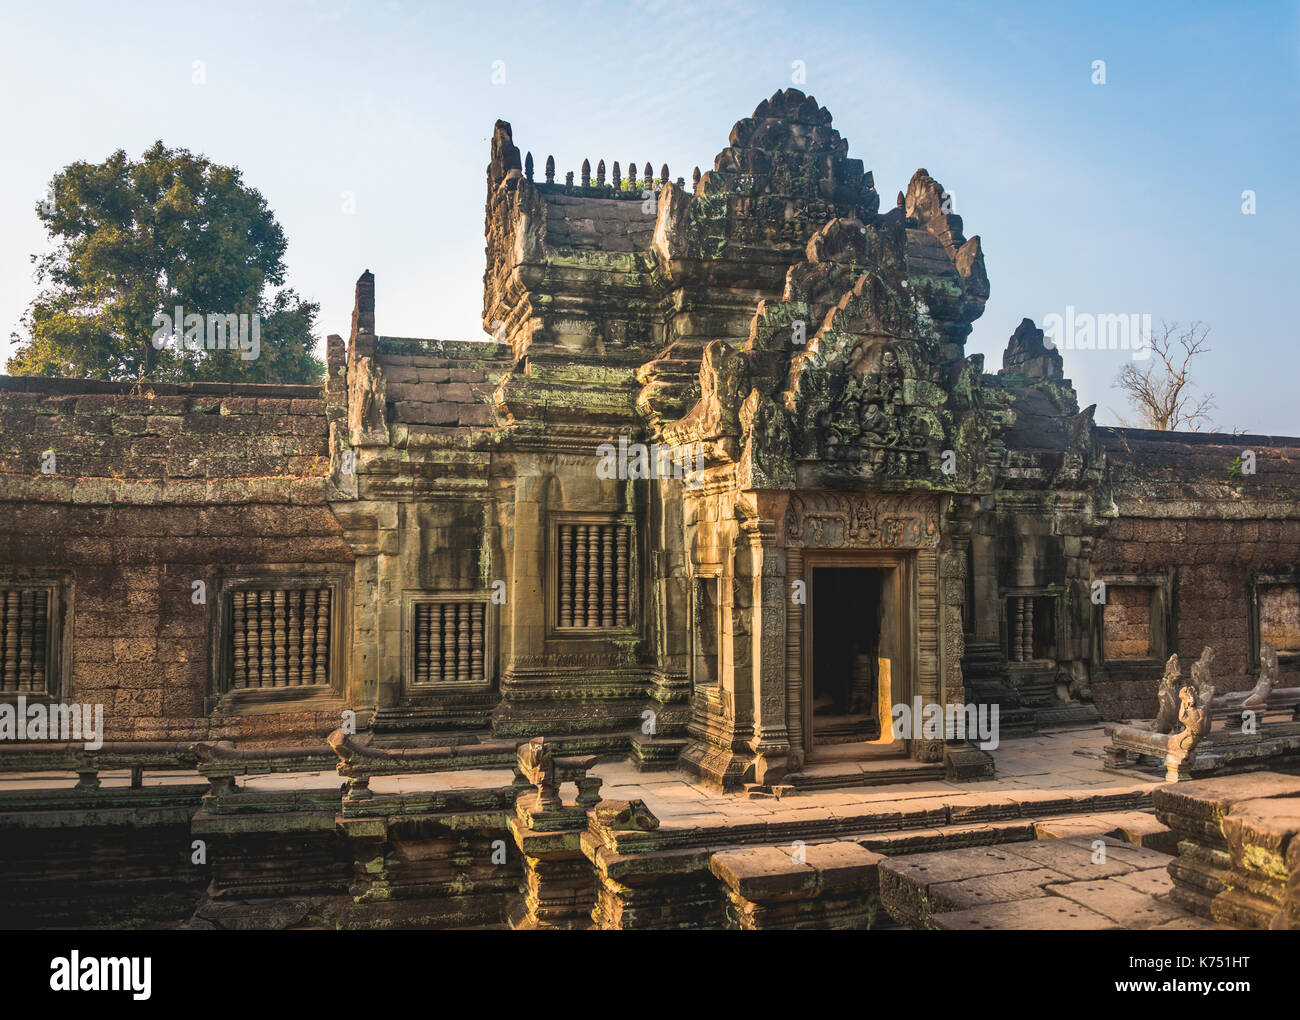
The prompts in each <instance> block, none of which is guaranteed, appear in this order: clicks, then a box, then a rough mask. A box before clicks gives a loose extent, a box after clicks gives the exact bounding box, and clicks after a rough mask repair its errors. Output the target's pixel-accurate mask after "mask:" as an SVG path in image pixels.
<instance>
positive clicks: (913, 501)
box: [780, 492, 965, 771]
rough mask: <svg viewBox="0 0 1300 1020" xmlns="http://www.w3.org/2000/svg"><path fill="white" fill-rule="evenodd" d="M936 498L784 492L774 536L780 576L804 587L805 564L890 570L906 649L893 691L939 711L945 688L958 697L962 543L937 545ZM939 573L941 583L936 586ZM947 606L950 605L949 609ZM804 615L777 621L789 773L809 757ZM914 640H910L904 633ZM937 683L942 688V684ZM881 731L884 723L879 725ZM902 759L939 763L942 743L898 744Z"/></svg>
mask: <svg viewBox="0 0 1300 1020" xmlns="http://www.w3.org/2000/svg"><path fill="white" fill-rule="evenodd" d="M941 498H942V497H940V496H938V495H937V494H929V493H926V494H919V495H917V494H898V493H865V492H864V493H857V492H855V493H840V492H800V493H794V494H791V496H790V498H789V502H788V504H787V505H786V507H785V513H784V522H783V526H782V528H781V531H780V534H781V537H782V539H783V544H784V546H785V553H786V555H785V561H786V562H785V567H786V574H787V576H788V577H789V578H792V579H798V578H804V579H805V580H807V578H808V575H809V572H810V571H811V569H812V567H813V566H814V565H818V564H821V565H835V564H836V562H837V561H840V560H842V562H841V563H840V565H844V566H873V565H878V566H889V565H893V566H896V567H897V568H898V569H897V571H896V575H897V578H898V581H897V583H898V584H899V588H900V590H899V593H898V597H899V603H898V609H899V610H900V611H899V612H898V613H897V618H898V619H897V621H896V622H897V624H898V625H899V626H900V627H907V628H908V630H907V631H905V632H904V633H903V636H902V637H901V638H900V639H899V643H898V647H899V648H900V649H909V646H910V649H909V652H910V653H909V654H908V655H907V656H905V658H906V659H908V660H910V661H907V662H904V663H903V664H902V665H903V666H904V668H905V672H906V675H905V676H904V677H903V678H902V681H903V682H902V684H901V685H900V687H901V689H902V690H903V691H904V692H906V696H907V697H908V698H909V699H910V698H912V697H917V696H919V697H920V698H921V700H922V702H923V703H925V704H930V703H937V704H943V703H945V702H946V700H948V699H947V698H946V697H945V695H944V691H945V689H951V688H952V687H953V682H952V681H953V680H954V679H955V681H956V684H955V686H956V690H957V691H960V689H961V656H962V651H963V648H964V640H963V637H962V624H961V604H962V601H963V599H964V595H965V591H964V587H965V545H964V544H961V543H953V542H947V543H945V542H944V540H943V538H944V536H943V529H942V528H941V525H940V512H939V506H940V500H941ZM941 561H942V566H943V570H942V573H943V578H944V583H943V584H942V585H941V584H940V573H941V570H940V567H941ZM949 603H951V604H949ZM805 615H806V614H805V613H804V607H803V606H801V605H795V604H792V605H790V610H789V612H787V613H786V614H785V617H786V619H785V625H786V626H785V652H786V655H785V662H784V665H785V669H784V673H785V678H786V683H785V688H786V690H785V695H786V697H785V704H786V729H787V731H788V733H789V739H790V753H789V767H790V769H791V770H792V771H797V770H799V769H802V768H803V766H804V763H805V761H806V759H807V755H808V751H809V749H810V747H809V744H808V742H807V741H808V737H809V727H808V723H809V720H808V719H807V718H806V717H807V716H808V706H807V694H808V693H809V692H808V691H805V677H806V672H805V666H804V664H805V661H806V658H805V656H806V655H807V654H811V653H810V651H808V652H806V651H805V647H806V646H810V644H811V639H810V637H809V633H810V632H809V631H808V630H807V627H806V624H805V620H804V617H805ZM909 634H914V635H915V637H914V639H910V640H909V637H908V635H909ZM945 679H946V680H947V682H945ZM881 722H882V725H883V724H885V723H886V720H881ZM906 746H907V750H908V753H909V755H910V756H911V757H913V758H917V759H919V760H922V761H939V760H942V758H943V741H941V740H940V741H922V740H908V741H906Z"/></svg>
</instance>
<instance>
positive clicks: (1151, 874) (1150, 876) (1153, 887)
mask: <svg viewBox="0 0 1300 1020" xmlns="http://www.w3.org/2000/svg"><path fill="white" fill-rule="evenodd" d="M1115 881H1116V882H1123V883H1124V884H1125V885H1128V886H1132V887H1133V888H1134V889H1136V890H1138V891H1139V892H1145V893H1151V894H1152V895H1157V894H1162V893H1168V892H1169V891H1170V890H1171V889H1173V887H1174V880H1173V878H1171V877H1170V875H1169V869H1168V868H1148V869H1147V870H1146V871H1130V872H1129V873H1128V874H1127V875H1116V876H1115Z"/></svg>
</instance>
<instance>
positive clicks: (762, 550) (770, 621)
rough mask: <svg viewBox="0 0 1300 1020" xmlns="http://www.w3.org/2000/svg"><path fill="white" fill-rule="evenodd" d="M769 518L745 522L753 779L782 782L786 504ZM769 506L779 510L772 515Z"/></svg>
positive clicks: (786, 748)
mask: <svg viewBox="0 0 1300 1020" xmlns="http://www.w3.org/2000/svg"><path fill="white" fill-rule="evenodd" d="M763 509H764V516H763V517H761V518H751V519H750V520H748V521H746V522H745V523H744V525H742V527H743V530H744V532H745V534H746V535H747V536H748V539H749V546H750V565H751V569H752V573H751V581H752V583H753V593H754V597H753V614H752V620H753V626H752V629H751V648H752V654H751V660H752V668H753V673H752V675H753V682H754V736H753V739H752V740H751V742H750V747H751V749H752V750H753V752H754V781H755V782H756V783H759V784H761V785H764V786H768V785H771V784H772V783H774V782H779V781H780V780H781V779H783V778H784V777H785V774H786V772H787V771H788V770H789V756H790V736H789V731H788V729H787V727H786V717H787V711H788V705H787V701H786V604H787V599H788V598H789V595H788V590H787V585H786V569H785V567H786V565H785V549H784V548H783V547H782V546H781V545H779V544H778V537H779V530H778V527H777V522H778V521H780V520H782V519H783V518H784V509H785V508H784V505H781V506H779V507H775V508H768V507H766V506H765V507H764V508H763ZM770 509H775V510H779V511H780V512H778V513H773V514H772V516H771V517H769V516H767V512H768V511H769V510H770Z"/></svg>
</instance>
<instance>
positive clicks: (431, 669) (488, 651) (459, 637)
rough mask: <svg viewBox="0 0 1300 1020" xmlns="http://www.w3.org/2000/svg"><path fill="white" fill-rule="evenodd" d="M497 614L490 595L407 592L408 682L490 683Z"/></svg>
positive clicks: (421, 686)
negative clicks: (493, 608) (494, 611)
mask: <svg viewBox="0 0 1300 1020" xmlns="http://www.w3.org/2000/svg"><path fill="white" fill-rule="evenodd" d="M495 631H496V620H495V613H493V612H492V604H491V599H490V597H489V596H488V595H486V594H483V593H479V592H473V593H446V594H431V593H418V592H412V593H408V594H407V598H406V640H405V642H404V643H405V646H406V684H407V687H408V688H409V689H410V690H412V691H427V690H433V689H446V688H447V687H449V686H453V685H455V686H471V687H484V686H490V685H491V683H492V680H493V676H492V672H493V670H492V664H493V663H494V662H495V661H496V651H495V649H496V640H495Z"/></svg>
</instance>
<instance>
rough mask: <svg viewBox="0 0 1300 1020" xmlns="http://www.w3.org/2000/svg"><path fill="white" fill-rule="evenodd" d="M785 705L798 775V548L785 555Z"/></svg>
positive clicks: (802, 754)
mask: <svg viewBox="0 0 1300 1020" xmlns="http://www.w3.org/2000/svg"><path fill="white" fill-rule="evenodd" d="M785 576H786V585H785V597H786V599H788V600H789V601H788V602H787V603H786V605H787V607H788V608H787V609H786V622H785V685H786V687H785V703H786V729H787V730H788V731H789V736H790V762H789V764H790V770H791V771H792V772H799V771H801V770H802V769H803V766H804V762H805V761H806V760H807V756H808V749H807V748H806V747H804V739H803V738H804V733H803V728H804V725H803V724H804V720H803V685H804V675H803V610H804V604H805V603H804V602H803V601H798V602H796V601H795V600H794V591H793V587H792V586H793V585H794V583H795V582H796V581H802V580H804V576H803V550H802V549H799V548H791V549H786V551H785Z"/></svg>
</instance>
